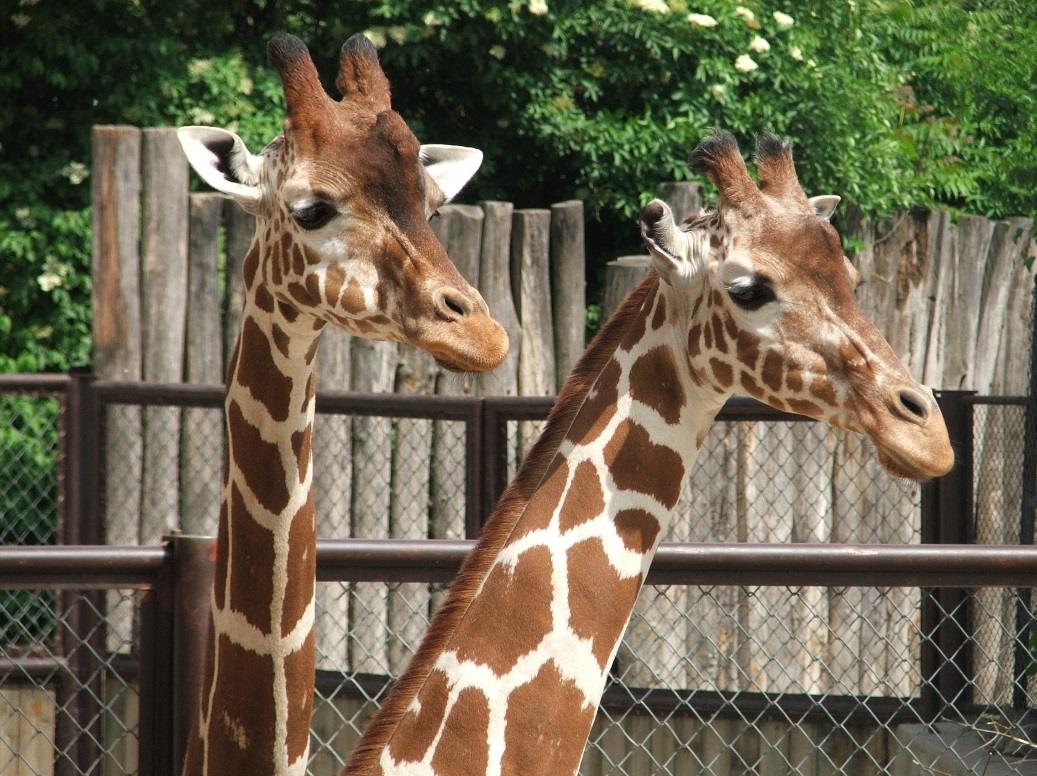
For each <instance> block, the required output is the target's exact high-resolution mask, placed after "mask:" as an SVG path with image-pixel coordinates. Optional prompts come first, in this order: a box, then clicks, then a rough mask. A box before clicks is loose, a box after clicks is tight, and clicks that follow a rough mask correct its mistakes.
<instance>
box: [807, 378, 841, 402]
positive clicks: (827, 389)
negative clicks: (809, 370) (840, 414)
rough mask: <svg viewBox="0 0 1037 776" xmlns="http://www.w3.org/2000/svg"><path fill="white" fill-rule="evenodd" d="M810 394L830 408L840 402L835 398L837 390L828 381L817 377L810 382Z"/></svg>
mask: <svg viewBox="0 0 1037 776" xmlns="http://www.w3.org/2000/svg"><path fill="white" fill-rule="evenodd" d="M810 393H812V394H813V395H814V396H816V397H817V398H818V399H820V400H821V402H822V403H823V404H827V405H828V406H829V407H835V406H836V405H837V404H838V403H839V400H838V399H836V398H835V388H833V387H832V384H831V383H830V382H828V381H827V380H825V379H823V378H821V377H817V378H814V379H813V380H811V381H810Z"/></svg>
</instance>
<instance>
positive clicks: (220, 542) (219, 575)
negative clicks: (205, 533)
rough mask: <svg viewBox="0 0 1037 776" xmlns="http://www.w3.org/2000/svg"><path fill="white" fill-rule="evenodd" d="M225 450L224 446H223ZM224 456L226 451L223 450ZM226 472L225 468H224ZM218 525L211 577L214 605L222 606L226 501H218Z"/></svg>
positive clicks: (225, 559)
mask: <svg viewBox="0 0 1037 776" xmlns="http://www.w3.org/2000/svg"><path fill="white" fill-rule="evenodd" d="M224 448H226V445H224ZM224 454H226V449H224ZM224 471H226V467H224ZM219 520H220V524H219V528H218V530H217V532H216V570H215V572H214V576H213V595H214V597H215V598H216V604H217V605H218V606H221V607H222V606H223V602H224V601H225V600H226V598H225V596H226V594H227V589H226V587H225V585H226V582H227V558H228V555H227V550H228V546H227V537H228V536H229V535H230V530H229V526H228V524H227V500H226V499H221V501H220V518H219Z"/></svg>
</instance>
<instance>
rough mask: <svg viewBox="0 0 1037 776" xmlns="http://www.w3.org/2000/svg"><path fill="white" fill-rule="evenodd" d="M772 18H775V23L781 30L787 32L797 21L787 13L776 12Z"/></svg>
mask: <svg viewBox="0 0 1037 776" xmlns="http://www.w3.org/2000/svg"><path fill="white" fill-rule="evenodd" d="M771 16H773V17H774V21H775V23H776V24H777V25H778V29H779V30H787V29H788V28H789V27H791V26H792V25H793V24H795V23H796V21H795V19H793V18H792V17H791V16H789V15H788V14H787V13H782V12H781V11H775V12H774V13H773V14H771Z"/></svg>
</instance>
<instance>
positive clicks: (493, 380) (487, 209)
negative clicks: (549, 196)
mask: <svg viewBox="0 0 1037 776" xmlns="http://www.w3.org/2000/svg"><path fill="white" fill-rule="evenodd" d="M480 207H482V211H483V225H482V247H481V250H480V254H479V291H480V292H481V293H482V295H483V298H484V299H485V300H486V304H487V305H488V306H489V308H490V314H491V315H492V316H493V317H494V318H496V319H497V321H499V322H500V324H501V326H503V327H504V330H505V331H506V332H507V333H508V340H509V343H510V344H509V348H508V355H507V356H505V358H504V361H503V363H502V364H501V365H500V366H499V367H497V368H496V369H494V370H493V371H492V372H490V373H489V374H484V375H479V377H478V378H477V380H478V384H479V394H480V395H482V396H515V395H517V394H518V359H519V353H520V352H521V351H522V327H521V325H519V320H518V312H517V311H516V310H515V296H514V294H515V289H514V288H513V287H512V285H511V266H510V257H511V216H512V210H513V208H512V206H511V203H510V202H481V203H480Z"/></svg>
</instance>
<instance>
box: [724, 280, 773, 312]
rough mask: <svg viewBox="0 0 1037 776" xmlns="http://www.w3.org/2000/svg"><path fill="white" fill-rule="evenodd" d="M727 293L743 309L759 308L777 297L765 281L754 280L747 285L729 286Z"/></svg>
mask: <svg viewBox="0 0 1037 776" xmlns="http://www.w3.org/2000/svg"><path fill="white" fill-rule="evenodd" d="M727 295H728V296H730V297H731V301H732V302H734V303H735V304H736V305H738V306H739V307H741V308H742V309H743V310H759V309H760V308H761V307H763V306H764V305H765V304H767V303H768V302H773V301H774V300H775V299H777V298H778V296H777V294H775V293H774V289H773V288H771V287H770V285H769V284H767V283H762V282H760V281H756V282H753V283H749V284H747V285H737V286H729V287H728V289H727Z"/></svg>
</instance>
